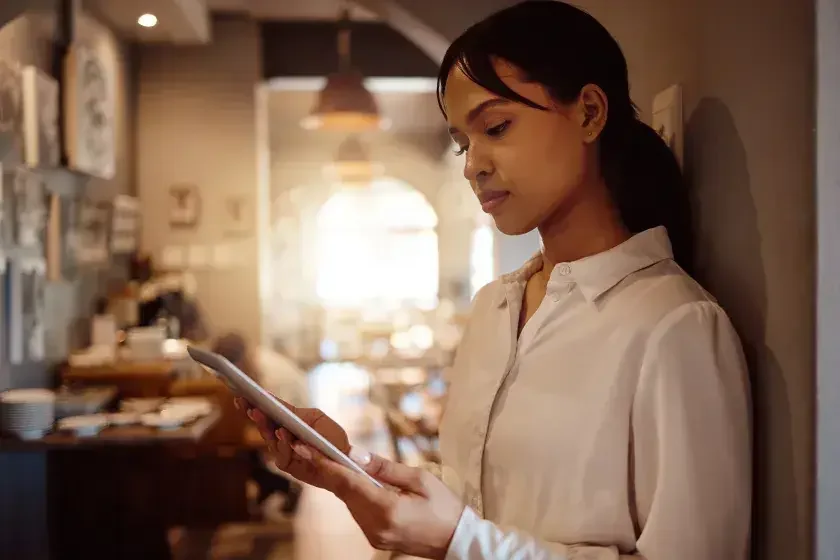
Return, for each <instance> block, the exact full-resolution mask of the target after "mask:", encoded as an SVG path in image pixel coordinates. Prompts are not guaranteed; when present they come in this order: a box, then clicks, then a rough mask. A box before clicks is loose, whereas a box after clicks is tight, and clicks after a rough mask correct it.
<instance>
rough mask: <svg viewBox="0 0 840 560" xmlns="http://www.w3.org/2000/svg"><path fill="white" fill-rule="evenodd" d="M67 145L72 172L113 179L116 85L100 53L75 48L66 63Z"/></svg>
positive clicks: (80, 47)
mask: <svg viewBox="0 0 840 560" xmlns="http://www.w3.org/2000/svg"><path fill="white" fill-rule="evenodd" d="M65 76H66V84H67V85H66V88H65V106H64V113H65V115H66V119H65V143H66V145H67V156H68V159H69V161H68V164H69V166H70V168H71V169H73V170H75V171H78V172H80V173H85V174H87V175H91V176H94V177H99V178H101V179H111V178H113V176H114V170H115V167H116V153H115V151H114V140H115V135H114V84H113V81H114V80H113V76H112V74H111V67H110V66H109V65H107V64H106V63H105V61H104V60H103V59H102V58H101V56H100V54H99V52H98V51H96V50H95V49H92V48H89V47H87V46H85V45H76V46H74V47H73V48H72V49H71V51H70V53H69V54H68V56H67V59H66V60H65Z"/></svg>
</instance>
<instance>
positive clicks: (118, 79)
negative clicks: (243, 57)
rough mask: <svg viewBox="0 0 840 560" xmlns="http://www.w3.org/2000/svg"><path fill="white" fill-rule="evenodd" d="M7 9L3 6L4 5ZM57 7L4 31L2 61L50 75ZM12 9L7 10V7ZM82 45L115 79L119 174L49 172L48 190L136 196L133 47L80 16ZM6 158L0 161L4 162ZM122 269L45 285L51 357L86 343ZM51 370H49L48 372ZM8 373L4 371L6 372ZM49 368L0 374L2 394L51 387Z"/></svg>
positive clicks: (89, 271)
mask: <svg viewBox="0 0 840 560" xmlns="http://www.w3.org/2000/svg"><path fill="white" fill-rule="evenodd" d="M4 4H5V2H4ZM56 4H57V3H56V2H41V3H40V9H39V10H37V11H31V12H29V13H28V14H27V15H25V16H22V17H19V18H17V19H15V20H14V21H12V22H10V23H8V24H7V25H5V26H3V27H2V29H0V57H3V58H8V59H10V60H13V61H17V62H18V63H20V64H21V65H30V64H31V65H35V66H37V67H38V68H40V69H42V70H44V71H46V72H47V73H51V71H52V64H53V51H52V48H53V47H52V42H51V41H52V37H53V36H54V34H55V29H56V18H55V10H56ZM4 8H8V6H4ZM76 36H77V40H78V41H82V42H85V43H86V44H88V45H90V46H92V47H93V48H95V49H97V50H98V51H99V52H100V53H101V55H102V56H103V60H106V61H107V62H108V63H109V64H110V67H111V69H112V70H113V73H114V76H115V84H116V87H115V95H116V99H115V108H116V113H115V129H116V159H117V164H116V174H115V177H114V178H113V179H111V180H107V181H105V180H99V179H89V178H86V177H83V176H79V175H75V174H71V173H67V172H64V171H56V172H50V174H49V180H48V187H49V188H51V189H52V190H53V191H54V192H57V193H59V194H61V195H62V196H71V197H74V196H79V195H80V194H81V193H86V194H87V195H89V196H91V197H92V198H94V199H108V198H110V197H112V196H113V195H115V194H120V193H121V194H130V193H132V192H133V187H134V185H133V181H134V177H133V175H134V168H133V161H134V160H133V149H134V137H133V122H132V121H133V99H132V98H133V94H134V93H133V92H134V86H133V68H132V60H131V57H132V53H131V50H130V48H129V47H127V46H126V45H124V44H123V43H122V42H120V41H119V40H118V39H117V38H116V37H115V36H114V35H113V34H112V33H111V32H110V31H109V30H108V29H107V28H106V27H104V26H103V25H101V24H100V23H98V22H97V21H96V20H94V19H93V18H91V17H89V16H87V15H86V14H85V13H84V12H80V13H79V15H78V17H77V21H76ZM0 157H2V156H0ZM4 161H5V163H7V164H13V163H14V162H15V156H14V154H6V156H5V158H4ZM125 270H126V269H125V266H124V264H123V263H120V262H114V263H108V264H106V265H104V266H102V267H97V268H84V269H80V270H79V272H78V275H77V276H76V277H75V278H67V279H64V280H63V281H60V282H53V283H50V284H48V285H47V293H46V298H47V316H48V323H47V325H46V327H47V333H46V336H47V341H46V346H47V357H48V361H50V362H55V361H60V360H63V359H64V358H65V357H66V355H67V352H68V351H69V350H71V349H74V348H76V347H78V346H79V345H81V344H83V343H84V342H85V338H86V333H85V329H84V328H83V325H82V323H83V320H84V318H86V317H88V316H89V315H90V314H91V312H92V305H93V301H94V299H95V297H97V296H98V295H100V294H101V293H102V291H103V290H105V289H106V286H107V284H108V282H109V281H110V280H111V279H112V278H121V277H123V275H124V273H125ZM48 365H49V364H46V366H48ZM3 369H4V371H5V370H6V368H3ZM48 372H49V368H48V367H45V364H23V365H22V366H15V367H12V368H10V369H9V370H8V371H5V373H6V374H7V377H6V378H5V379H4V377H3V375H2V374H0V389H2V388H3V387H4V386H6V385H10V386H38V385H43V384H46V383H50V382H51V379H49V377H48Z"/></svg>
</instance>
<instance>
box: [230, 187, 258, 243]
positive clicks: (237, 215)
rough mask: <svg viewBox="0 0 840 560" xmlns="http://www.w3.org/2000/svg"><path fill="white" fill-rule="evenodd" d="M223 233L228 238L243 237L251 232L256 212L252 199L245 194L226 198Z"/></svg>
mask: <svg viewBox="0 0 840 560" xmlns="http://www.w3.org/2000/svg"><path fill="white" fill-rule="evenodd" d="M224 217H225V221H224V232H225V235H227V236H230V237H245V236H248V235H250V234H251V233H252V232H253V226H254V222H255V221H256V217H257V216H256V210H255V208H254V203H253V198H252V197H250V196H248V195H245V194H237V195H233V196H228V197H227V198H226V199H225V207H224Z"/></svg>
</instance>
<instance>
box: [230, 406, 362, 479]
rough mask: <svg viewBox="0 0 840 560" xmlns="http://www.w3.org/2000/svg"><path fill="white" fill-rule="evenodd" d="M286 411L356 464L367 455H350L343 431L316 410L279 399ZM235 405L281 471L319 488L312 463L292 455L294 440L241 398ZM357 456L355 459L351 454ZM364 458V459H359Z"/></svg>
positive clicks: (317, 477)
mask: <svg viewBox="0 0 840 560" xmlns="http://www.w3.org/2000/svg"><path fill="white" fill-rule="evenodd" d="M279 400H280V402H282V403H283V405H285V406H286V407H287V408H288V409H289V410H291V411H292V412H293V413H294V414H296V415H297V416H298V417H299V418H300V419H301V420H303V421H304V422H306V423H307V424H309V425H310V426H311V427H312V428H313V429H314V430H315V431H316V432H318V433H319V434H321V435H322V436H324V437H325V438H326V439H327V440H328V441H329V442H330V443H332V444H333V445H335V446H336V447H337V448H338V449H339V450H341V452H342V453H345V454H348V455H350V457H351V458H352V459H354V460H355V461H358V462H364V461H365V459H366V458H367V456H366V455H365V454H363V453H354V452H353V450H352V449H351V447H350V441H349V440H348V438H347V432H345V431H344V428H342V427H341V426H339V425H338V424H337V423H336V422H335V421H334V420H333V419H332V418H330V417H329V416H327V415H326V414H324V413H323V412H321V411H320V410H318V409H317V408H297V407H295V406H293V405H291V404H289V403H287V402H285V401H283V400H282V399H279ZM235 402H236V406H237V408H239V409H240V410H246V411H247V413H248V418H250V419H251V420H252V421H253V422H254V424H256V426H257V428H258V429H259V431H260V435H261V436H262V438H263V440H265V442H266V444H267V445H268V448H269V451H270V452H271V454H272V457H273V458H274V463H275V464H276V465H277V468H279V469H280V470H281V471H283V472H286V473H288V474H290V475H291V476H293V477H295V478H296V479H298V480H300V481H301V482H304V483H306V484H311V485H312V486H317V487H319V488H323V484H322V482H321V475H320V473H319V472H318V471H316V470H314V469H313V463H312V461H304V460H301V458H300V457H299V456H298V455H297V454H296V453H295V452H294V450H293V449H292V445H293V444H294V443H295V442H296V441H298V439H297V438H296V437H295V436H293V435H292V434H291V432H289V431H288V430H287V429H285V428H279V429H278V428H277V426H275V425H274V423H273V422H272V421H271V420H269V419H268V418H266V416H265V415H264V414H263V413H262V412H260V411H259V410H257V409H256V408H254V407H252V406H251V404H250V403H248V401H246V400H245V399H243V398H241V397H237V398H236V399H235ZM357 454H358V455H360V456H359V457H356V456H355V455H357ZM363 455H365V456H363Z"/></svg>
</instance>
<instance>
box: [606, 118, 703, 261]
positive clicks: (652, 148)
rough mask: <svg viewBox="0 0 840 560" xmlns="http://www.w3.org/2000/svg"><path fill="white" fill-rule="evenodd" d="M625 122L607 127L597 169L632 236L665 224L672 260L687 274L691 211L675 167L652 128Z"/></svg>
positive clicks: (690, 256) (634, 120)
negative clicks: (599, 165) (672, 254)
mask: <svg viewBox="0 0 840 560" xmlns="http://www.w3.org/2000/svg"><path fill="white" fill-rule="evenodd" d="M624 122H625V123H629V124H625V126H610V124H612V125H616V124H619V123H610V124H608V125H607V127H606V128H605V130H604V134H603V136H602V138H601V169H602V172H603V174H604V180H605V181H606V183H607V187H608V188H609V189H610V194H611V195H612V197H613V200H614V201H615V203H616V205H617V206H618V210H619V213H620V215H621V219H622V221H623V222H624V225H625V227H627V228H628V230H629V231H630V232H631V233H634V234H635V233H639V232H642V231H645V230H647V229H650V228H654V227H658V226H664V227H665V229H667V231H668V237H670V239H671V245H672V247H673V251H674V260H675V261H676V262H677V264H679V265H680V266H681V267H682V268H683V269H684V270H685V271H686V272H689V273H691V272H692V270H691V269H692V264H693V249H694V240H693V231H692V227H691V208H690V199H689V194H688V189H687V188H686V184H685V181H684V179H683V174H682V171H681V170H680V166H679V163H678V162H677V159H676V157H675V156H674V153H673V152H672V151H671V149H670V148H669V147H668V145H667V144H666V143H665V141H664V140H663V139H662V138H661V137H660V136H659V135H658V134H657V133H656V132H655V131H654V130H653V129H652V128H651V127H649V126H648V125H646V124H645V123H643V122H641V121H640V120H638V119H637V118H632V119H629V121H624ZM621 124H624V123H621Z"/></svg>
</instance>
